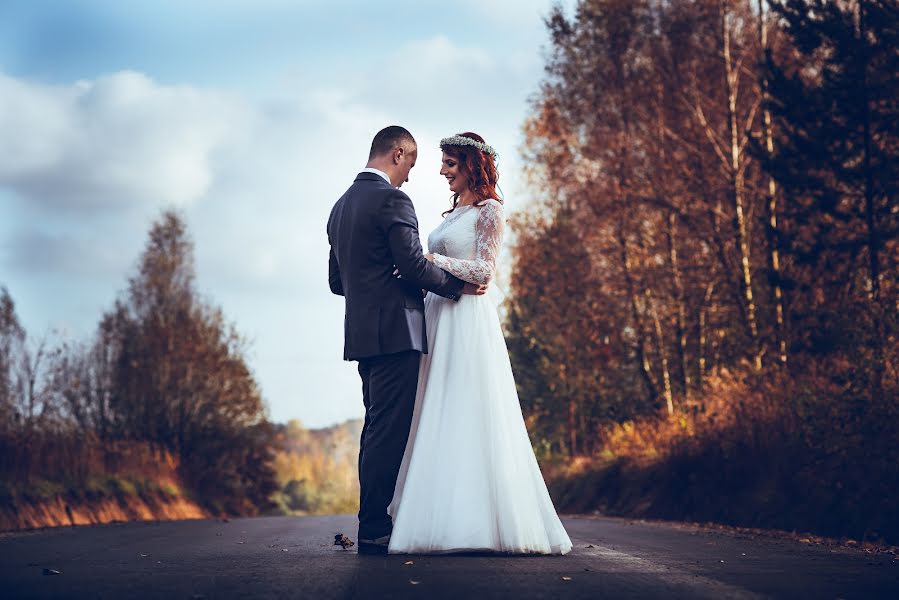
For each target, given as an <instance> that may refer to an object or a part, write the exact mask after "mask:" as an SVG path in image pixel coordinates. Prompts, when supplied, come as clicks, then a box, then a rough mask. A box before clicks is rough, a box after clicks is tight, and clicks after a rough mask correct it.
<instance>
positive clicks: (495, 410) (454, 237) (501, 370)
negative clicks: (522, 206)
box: [388, 200, 571, 554]
mask: <svg viewBox="0 0 899 600" xmlns="http://www.w3.org/2000/svg"><path fill="white" fill-rule="evenodd" d="M503 223H504V221H503V210H502V204H501V203H499V202H497V201H496V200H488V201H487V202H486V204H484V205H483V206H473V205H472V206H464V207H461V208H457V209H456V210H454V211H453V212H452V213H450V214H449V215H448V217H447V218H446V219H444V221H443V223H441V225H440V226H439V227H437V229H435V230H434V231H433V232H432V233H431V235H430V236H429V237H428V248H429V251H430V252H432V253H433V254H434V263H435V264H436V265H437V266H439V267H441V268H443V269H445V270H447V271H449V272H451V273H453V274H454V275H456V276H457V277H459V278H460V279H464V280H466V281H471V282H477V283H485V282H488V281H489V280H490V279H491V278H492V276H493V273H494V272H495V266H496V257H497V255H498V253H499V248H500V245H501V243H502V234H503V228H504V227H503ZM425 322H426V327H427V332H428V354H423V355H422V358H421V367H420V372H419V379H418V390H417V393H416V398H415V412H414V416H413V420H412V428H411V430H410V433H409V441H408V444H407V445H406V451H405V455H404V456H403V462H402V465H401V467H400V473H399V477H398V478H397V484H396V490H395V492H394V496H393V502H392V503H391V505H390V507H389V508H388V512H389V513H390V514H391V516H392V517H393V532H392V534H391V537H390V545H389V552H390V553H446V552H462V551H497V552H512V553H538V554H566V553H568V552H569V551H570V550H571V540H570V539H569V537H568V534H567V533H566V532H565V528H564V527H563V526H562V523H561V521H560V520H559V517H558V515H557V514H556V510H555V508H554V506H553V503H552V500H551V499H550V496H549V492H548V491H547V489H546V484H545V483H544V481H543V476H542V474H541V473H540V468H539V466H538V465H537V460H536V459H535V457H534V452H533V449H532V447H531V443H530V439H529V438H528V433H527V430H526V428H525V424H524V419H523V418H522V414H521V407H520V405H519V401H518V393H517V390H516V388H515V380H514V378H513V375H512V368H511V365H510V363H509V354H508V350H507V348H506V344H505V340H504V338H503V334H502V329H501V327H500V322H499V316H498V314H497V311H496V307H495V305H494V303H493V301H492V300H491V298H490V297H489V295H483V296H470V295H465V296H462V298H461V299H460V300H459V301H457V302H455V301H452V300H448V299H446V298H442V297H440V296H437V295H435V294H431V293H429V294H428V295H427V297H426V298H425Z"/></svg>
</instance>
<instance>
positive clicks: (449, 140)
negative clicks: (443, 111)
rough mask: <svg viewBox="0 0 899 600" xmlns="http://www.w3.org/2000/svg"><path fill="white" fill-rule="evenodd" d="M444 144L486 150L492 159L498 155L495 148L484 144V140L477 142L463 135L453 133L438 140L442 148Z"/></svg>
mask: <svg viewBox="0 0 899 600" xmlns="http://www.w3.org/2000/svg"><path fill="white" fill-rule="evenodd" d="M444 146H473V147H475V148H477V149H478V150H480V151H481V152H486V153H487V154H489V155H490V156H492V157H493V158H494V159H497V158H499V155H498V154H497V153H496V150H494V149H493V146H490V145H489V144H485V143H484V142H479V141H477V140H475V139H472V138H470V137H465V136H464V135H454V136H451V137H445V138H443V139H442V140H440V147H441V148H443V147H444Z"/></svg>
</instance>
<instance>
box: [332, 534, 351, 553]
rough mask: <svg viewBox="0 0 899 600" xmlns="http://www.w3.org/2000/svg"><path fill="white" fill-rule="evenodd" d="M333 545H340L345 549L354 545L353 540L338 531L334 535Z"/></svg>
mask: <svg viewBox="0 0 899 600" xmlns="http://www.w3.org/2000/svg"><path fill="white" fill-rule="evenodd" d="M334 545H335V546H340V547H341V548H343V549H344V550H346V549H347V548H351V547H352V546H353V545H354V542H353V540H351V539H350V538H348V537H347V536H345V535H343V534H342V533H338V534H335V535H334Z"/></svg>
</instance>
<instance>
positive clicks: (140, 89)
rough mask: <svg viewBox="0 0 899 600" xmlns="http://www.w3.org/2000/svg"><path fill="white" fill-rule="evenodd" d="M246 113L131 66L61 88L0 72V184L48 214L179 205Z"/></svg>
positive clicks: (199, 190)
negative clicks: (157, 80)
mask: <svg viewBox="0 0 899 600" xmlns="http://www.w3.org/2000/svg"><path fill="white" fill-rule="evenodd" d="M247 116H248V115H247V109H246V107H244V106H243V105H242V103H241V102H239V101H237V100H235V99H234V98H229V97H226V96H224V95H222V94H217V93H214V92H206V91H201V90H197V89H195V88H191V87H187V86H183V87H163V86H159V85H157V84H155V83H154V82H153V81H151V80H150V79H148V78H147V77H146V76H145V75H142V74H140V73H135V72H131V71H123V72H119V73H115V74H112V75H108V76H104V77H100V78H98V79H97V80H95V81H80V82H77V83H75V84H74V85H69V86H44V85H38V84H31V83H28V82H25V81H21V80H16V79H13V78H11V77H8V76H5V75H2V74H0V185H6V186H8V187H10V188H12V189H13V190H15V191H16V192H18V193H19V194H21V195H22V196H25V197H27V198H28V199H29V200H30V201H31V202H37V203H40V204H41V205H43V206H45V207H47V208H51V209H53V210H58V209H69V210H82V209H93V210H98V209H108V208H115V207H117V206H118V207H121V206H123V205H127V204H129V203H136V202H138V203H147V202H150V203H154V204H156V205H166V204H174V205H179V206H185V205H188V204H189V203H191V202H193V201H195V200H197V199H198V198H200V197H201V196H202V195H203V194H204V193H205V192H206V191H207V189H208V188H209V185H210V183H211V182H212V179H213V173H212V171H211V155H212V153H213V152H214V151H215V150H216V149H217V148H219V147H221V146H222V145H223V144H226V143H227V142H228V141H229V138H231V137H232V135H233V133H234V131H235V129H237V130H240V129H241V127H242V125H243V122H244V121H245V120H246V118H247Z"/></svg>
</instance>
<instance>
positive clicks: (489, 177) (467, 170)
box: [440, 131, 502, 216]
mask: <svg viewBox="0 0 899 600" xmlns="http://www.w3.org/2000/svg"><path fill="white" fill-rule="evenodd" d="M457 135H460V136H462V137H467V138H471V139H473V140H476V141H478V142H481V143H482V144H483V143H486V142H485V141H484V138H482V137H481V136H479V135H478V134H476V133H473V132H471V131H466V132H465V133H459V134H457ZM440 149H441V150H443V151H444V152H445V153H446V155H447V156H452V157H453V158H455V159H456V161H458V163H459V172H460V173H462V175H464V176H465V178H466V179H467V181H468V189H470V190H471V191H472V192H474V195H475V197H476V198H477V199H478V203H480V202H484V201H485V200H487V199H488V198H493V199H494V200H497V201H499V202H502V199H501V198H500V197H499V194H497V193H496V182H497V180H498V179H499V174H498V173H497V172H496V163H495V162H494V160H493V156H492V155H490V154H488V153H486V152H483V151H481V150H478V149H477V148H475V147H474V146H455V145H449V144H446V145H443V146H440ZM458 203H459V194H455V195H454V196H453V207H452V208H451V209H449V210H448V211H446V212H445V213H443V215H444V216H446V215H448V214H449V213H451V212H453V211H454V210H455V209H456V205H457V204H458Z"/></svg>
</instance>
